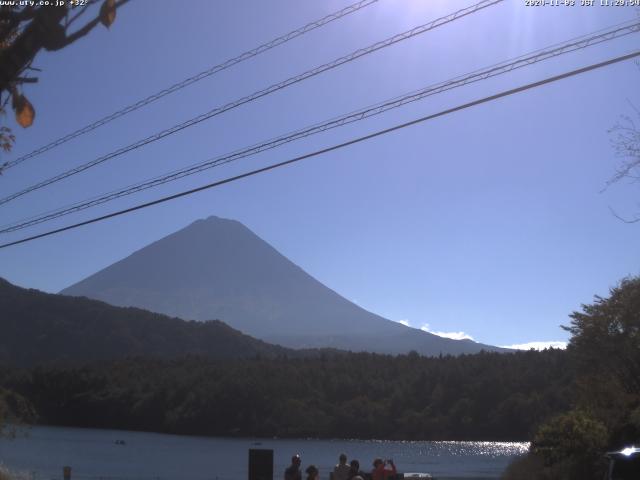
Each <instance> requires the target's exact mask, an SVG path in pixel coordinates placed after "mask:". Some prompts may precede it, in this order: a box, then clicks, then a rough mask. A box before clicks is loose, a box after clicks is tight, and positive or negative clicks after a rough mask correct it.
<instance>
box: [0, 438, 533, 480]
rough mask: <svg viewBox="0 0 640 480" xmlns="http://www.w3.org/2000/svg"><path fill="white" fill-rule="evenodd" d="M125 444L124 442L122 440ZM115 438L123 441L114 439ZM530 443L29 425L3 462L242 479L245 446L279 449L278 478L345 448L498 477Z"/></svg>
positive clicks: (43, 478)
mask: <svg viewBox="0 0 640 480" xmlns="http://www.w3.org/2000/svg"><path fill="white" fill-rule="evenodd" d="M120 441H124V445H123V444H121V442H120ZM116 442H118V443H116ZM528 446H529V444H528V443H526V442H509V443H507V442H413V441H406V442H403V441H386V440H315V439H300V440H290V439H287V440H284V439H273V440H272V439H266V440H265V439H250V438H208V437H187V436H180V435H164V434H157V433H144V432H128V431H120V430H94V429H81V428H63V427H43V426H38V427H31V428H28V429H24V430H22V431H21V432H19V433H18V435H17V436H16V438H13V439H7V438H2V439H0V463H2V464H4V465H5V466H7V467H9V468H11V469H12V470H16V471H20V472H23V473H25V474H26V475H28V477H27V478H34V479H37V480H50V479H61V478H62V467H63V466H64V465H70V466H71V467H72V469H73V470H72V477H71V478H72V479H73V480H76V479H77V480H89V479H92V480H98V479H104V480H134V479H139V480H152V479H156V480H215V479H218V480H244V479H246V478H247V470H248V467H247V464H248V450H249V449H250V448H268V449H273V450H274V463H275V468H274V478H276V479H281V478H282V477H283V472H284V469H285V468H286V466H287V465H288V464H289V462H290V459H291V455H292V454H294V453H299V454H300V455H301V457H302V465H303V467H306V466H307V465H309V464H311V463H313V464H315V465H316V466H318V467H319V468H320V478H321V479H322V480H325V479H328V478H329V471H330V470H331V469H332V468H333V465H335V464H336V463H337V459H338V456H339V455H340V453H343V452H344V453H346V454H347V456H348V458H349V460H351V459H352V458H356V459H358V460H359V461H360V465H361V467H362V469H363V470H369V469H370V468H371V467H370V465H371V462H372V461H373V459H374V458H375V457H380V458H393V459H394V461H395V463H396V465H397V467H398V471H399V472H428V473H431V474H432V475H434V477H435V478H437V479H443V480H444V479H449V480H450V479H463V478H468V479H471V478H473V479H476V480H479V479H496V478H499V477H500V474H501V473H502V472H503V471H504V469H505V468H506V466H507V465H508V464H509V462H510V461H511V460H512V459H514V458H515V457H517V456H519V455H522V454H524V453H525V452H526V451H527V448H528Z"/></svg>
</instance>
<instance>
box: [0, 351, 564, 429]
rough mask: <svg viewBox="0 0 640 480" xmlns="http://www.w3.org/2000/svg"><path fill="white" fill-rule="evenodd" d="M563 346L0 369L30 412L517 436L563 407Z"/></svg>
mask: <svg viewBox="0 0 640 480" xmlns="http://www.w3.org/2000/svg"><path fill="white" fill-rule="evenodd" d="M570 380H571V377H570V372H569V370H568V368H567V357H566V355H565V352H562V351H558V350H550V351H545V352H533V351H532V352H520V353H514V354H498V353H481V354H477V355H468V356H460V357H448V356H447V357H441V358H427V357H421V356H419V355H417V354H409V355H401V356H397V357H391V356H385V355H375V354H366V353H359V354H341V355H329V354H326V355H321V356H320V357H316V358H286V357H280V358H275V359H268V358H260V357H256V358H254V359H251V360H234V361H214V360H209V359H204V358H201V357H190V358H183V359H176V360H164V361H163V360H148V359H143V358H131V359H127V360H123V361H118V362H115V363H108V364H102V365H94V366H87V367H81V368H72V369H68V368H44V367H38V368H35V369H30V370H22V371H16V370H14V369H5V370H4V371H1V372H0V381H1V383H2V384H3V385H4V386H5V387H6V388H9V389H11V390H13V391H14V392H17V393H18V394H20V395H22V396H23V397H24V398H26V399H28V401H29V402H31V404H32V405H33V407H34V409H35V410H36V411H37V413H38V415H39V421H40V422H42V423H47V424H54V425H69V426H78V427H98V428H122V429H134V430H147V431H159V432H169V433H179V434H197V435H238V436H254V435H255V436H263V437H272V436H278V437H340V438H390V439H477V440H526V439H528V438H530V436H531V434H532V432H533V429H534V427H535V426H537V425H538V424H539V423H541V422H542V421H544V420H546V419H548V418H550V417H551V416H552V415H553V414H555V413H557V412H559V411H562V410H564V409H567V408H569V407H570V403H571V395H570V390H569V384H570V383H571V381H570Z"/></svg>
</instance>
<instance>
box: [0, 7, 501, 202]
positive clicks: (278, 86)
mask: <svg viewBox="0 0 640 480" xmlns="http://www.w3.org/2000/svg"><path fill="white" fill-rule="evenodd" d="M503 1H504V0H482V1H481V2H479V3H476V4H474V5H472V6H470V7H466V8H463V9H461V10H458V11H456V12H454V13H451V14H449V15H446V16H444V17H441V18H438V19H436V20H433V21H431V22H429V23H426V24H424V25H420V26H418V27H414V28H412V29H411V30H407V31H406V32H403V33H399V34H397V35H394V36H392V37H390V38H387V39H386V40H383V41H380V42H376V43H374V44H373V45H370V46H368V47H365V48H361V49H359V50H356V51H354V52H352V53H350V54H348V55H345V56H343V57H340V58H338V59H336V60H333V61H332V62H329V63H325V64H324V65H321V66H319V67H315V68H313V69H311V70H307V71H306V72H304V73H301V74H299V75H296V76H294V77H290V78H288V79H287V80H284V81H282V82H279V83H275V84H273V85H271V86H270V87H267V88H265V89H263V90H259V91H257V92H254V93H252V94H250V95H247V96H245V97H242V98H240V99H238V100H235V101H233V102H231V103H228V104H226V105H224V106H222V107H216V108H214V109H213V110H210V111H208V112H206V113H203V114H201V115H198V116H197V117H194V118H191V119H190V120H187V121H186V122H183V123H180V124H178V125H175V126H173V127H171V128H168V129H166V130H162V131H161V132H158V133H156V134H154V135H151V136H149V137H146V138H144V139H142V140H139V141H137V142H135V143H132V144H130V145H127V146H126V147H122V148H119V149H118V150H115V151H113V152H111V153H108V154H106V155H103V156H101V157H98V158H96V159H94V160H92V161H90V162H87V163H84V164H82V165H80V166H78V167H75V168H73V169H71V170H67V171H66V172H63V173H60V174H58V175H56V176H54V177H51V178H49V179H47V180H44V181H42V182H39V183H37V184H35V185H31V186H29V187H27V188H25V189H23V190H20V191H19V192H16V193H13V194H11V195H9V196H7V197H4V198H2V199H0V205H4V204H5V203H8V202H10V201H12V200H15V199H16V198H18V197H21V196H23V195H26V194H27V193H30V192H33V191H35V190H39V189H40V188H43V187H46V186H48V185H51V184H52V183H56V182H59V181H60V180H63V179H65V178H68V177H70V176H72V175H75V174H77V173H80V172H83V171H85V170H87V169H89V168H91V167H94V166H96V165H99V164H101V163H104V162H106V161H107V160H111V159H112V158H115V157H118V156H120V155H123V154H124V153H127V152H130V151H132V150H136V149H138V148H140V147H143V146H145V145H148V144H149V143H152V142H155V141H157V140H160V139H162V138H164V137H166V136H169V135H172V134H174V133H176V132H179V131H181V130H184V129H185V128H188V127H192V126H193V125H196V124H198V123H200V122H203V121H205V120H208V119H210V118H212V117H214V116H217V115H220V114H222V113H224V112H227V111H229V110H232V109H234V108H237V107H239V106H241V105H244V104H245V103H249V102H252V101H254V100H257V99H259V98H262V97H264V96H266V95H269V94H271V93H274V92H276V91H279V90H282V89H284V88H287V87H289V86H291V85H294V84H296V83H299V82H302V81H304V80H307V79H308V78H311V77H314V76H316V75H319V74H321V73H323V72H326V71H328V70H332V69H334V68H336V67H338V66H341V65H344V64H346V63H349V62H352V61H354V60H356V59H358V58H360V57H363V56H365V55H369V54H371V53H373V52H375V51H377V50H380V49H382V48H386V47H389V46H391V45H394V44H396V43H398V42H401V41H403V40H407V39H409V38H413V37H415V36H417V35H420V34H422V33H425V32H427V31H429V30H433V29H435V28H437V27H440V26H442V25H445V24H448V23H451V22H453V21H455V20H457V19H459V18H462V17H465V16H467V15H471V14H473V13H476V12H478V11H480V10H482V9H484V8H487V7H490V6H492V5H495V4H497V3H501V2H503Z"/></svg>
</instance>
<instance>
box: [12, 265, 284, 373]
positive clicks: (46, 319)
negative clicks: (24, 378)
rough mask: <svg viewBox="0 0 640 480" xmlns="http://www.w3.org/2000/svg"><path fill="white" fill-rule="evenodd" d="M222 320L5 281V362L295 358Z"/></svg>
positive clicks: (30, 363) (33, 363) (21, 363)
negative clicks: (110, 302) (115, 303)
mask: <svg viewBox="0 0 640 480" xmlns="http://www.w3.org/2000/svg"><path fill="white" fill-rule="evenodd" d="M295 353H296V352H293V351H292V350H288V349H285V348H282V347H280V346H277V345H270V344H267V343H265V342H262V341H260V340H256V339H254V338H251V337H249V336H248V335H244V334H243V333H241V332H238V331H237V330H234V329H232V328H231V327H229V326H228V325H225V324H224V323H222V322H220V321H207V322H195V321H190V322H186V321H184V320H180V319H178V318H170V317H167V316H165V315H161V314H157V313H152V312H148V311H145V310H140V309H138V308H122V307H114V306H112V305H107V304H106V303H103V302H100V301H96V300H89V299H87V298H74V297H67V296H63V295H52V294H48V293H43V292H40V291H38V290H27V289H24V288H20V287H17V286H15V285H12V284H10V283H9V282H7V281H5V280H3V279H1V278H0V364H9V365H19V366H31V365H36V364H43V363H47V364H50V363H71V364H73V363H85V362H91V361H99V360H112V359H118V358H123V357H126V356H152V357H158V358H171V357H180V356H183V355H187V354H193V355H201V356H204V357H208V358H213V359H234V358H248V357H254V356H256V355H261V356H266V357H275V356H278V355H283V354H287V355H289V356H291V354H295Z"/></svg>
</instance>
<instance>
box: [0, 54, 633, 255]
mask: <svg viewBox="0 0 640 480" xmlns="http://www.w3.org/2000/svg"><path fill="white" fill-rule="evenodd" d="M639 56H640V50H636V51H635V52H632V53H629V54H627V55H622V56H619V57H615V58H612V59H609V60H606V61H604V62H600V63H596V64H592V65H589V66H587V67H582V68H579V69H576V70H572V71H570V72H565V73H562V74H560V75H555V76H553V77H548V78H545V79H544V80H539V81H537V82H533V83H528V84H526V85H522V86H520V87H516V88H513V89H510V90H506V91H502V92H500V93H497V94H495V95H491V96H488V97H484V98H481V99H479V100H474V101H472V102H468V103H464V104H462V105H458V106H456V107H452V108H449V109H447V110H442V111H440V112H438V113H434V114H431V115H427V116H424V117H420V118H418V119H415V120H411V121H409V122H405V123H401V124H399V125H394V126H393V127H389V128H385V129H383V130H378V131H376V132H373V133H370V134H368V135H364V136H361V137H358V138H355V139H352V140H349V141H347V142H343V143H339V144H336V145H332V146H330V147H326V148H323V149H320V150H316V151H314V152H311V153H307V154H305V155H301V156H299V157H295V158H292V159H289V160H285V161H282V162H279V163H274V164H271V165H268V166H266V167H262V168H258V169H255V170H251V171H249V172H246V173H242V174H240V175H235V176H233V177H229V178H225V179H223V180H218V181H216V182H213V183H209V184H207V185H203V186H200V187H197V188H192V189H190V190H186V191H183V192H180V193H176V194H173V195H169V196H166V197H162V198H159V199H157V200H153V201H151V202H146V203H142V204H139V205H136V206H134V207H129V208H125V209H124V210H118V211H116V212H112V213H109V214H107V215H102V216H100V217H95V218H92V219H90V220H85V221H83V222H79V223H75V224H73V225H68V226H66V227H62V228H57V229H55V230H49V231H48V232H44V233H40V234H38V235H33V236H31V237H27V238H23V239H20V240H15V241H13V242H9V243H5V244H2V245H0V249H2V248H7V247H10V246H13V245H19V244H21V243H25V242H29V241H32V240H36V239H38V238H43V237H48V236H50V235H54V234H56V233H61V232H65V231H67V230H72V229H75V228H79V227H82V226H84V225H89V224H92V223H96V222H100V221H103V220H107V219H109V218H113V217H117V216H120V215H124V214H127V213H131V212H134V211H136V210H142V209H144V208H148V207H151V206H154V205H158V204H160V203H164V202H168V201H170V200H175V199H177V198H181V197H185V196H187V195H192V194H194V193H197V192H201V191H203V190H208V189H211V188H214V187H219V186H221V185H224V184H227V183H231V182H235V181H237V180H241V179H243V178H247V177H251V176H254V175H257V174H259V173H264V172H268V171H270V170H275V169H276V168H280V167H284V166H286V165H291V164H293V163H296V162H300V161H302V160H306V159H309V158H312V157H316V156H319V155H322V154H325V153H329V152H332V151H334V150H339V149H342V148H345V147H348V146H350V145H354V144H357V143H361V142H364V141H366V140H371V139H372V138H376V137H379V136H381V135H386V134H387V133H391V132H394V131H396V130H401V129H403V128H406V127H410V126H412V125H417V124H419V123H423V122H426V121H428V120H433V119H434V118H438V117H443V116H445V115H449V114H451V113H455V112H458V111H460V110H465V109H467V108H470V107H474V106H476V105H481V104H483V103H488V102H491V101H494V100H497V99H499V98H503V97H507V96H510V95H514V94H516V93H520V92H524V91H526V90H531V89H533V88H537V87H540V86H542V85H546V84H549V83H553V82H557V81H559V80H562V79H565V78H569V77H573V76H576V75H580V74H582V73H586V72H589V71H592V70H596V69H598V68H603V67H606V66H609V65H613V64H615V63H619V62H623V61H626V60H630V59H632V58H636V57H639Z"/></svg>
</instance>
